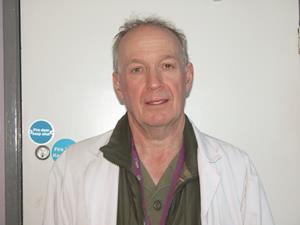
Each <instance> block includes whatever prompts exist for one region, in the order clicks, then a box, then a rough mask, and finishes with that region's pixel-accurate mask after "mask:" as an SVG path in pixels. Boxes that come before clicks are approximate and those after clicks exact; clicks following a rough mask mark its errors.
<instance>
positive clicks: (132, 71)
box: [130, 66, 143, 73]
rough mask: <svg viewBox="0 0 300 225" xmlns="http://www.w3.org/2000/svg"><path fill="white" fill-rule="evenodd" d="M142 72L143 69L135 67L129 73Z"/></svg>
mask: <svg viewBox="0 0 300 225" xmlns="http://www.w3.org/2000/svg"><path fill="white" fill-rule="evenodd" d="M141 72H143V67H141V66H136V67H133V68H132V69H130V73H141Z"/></svg>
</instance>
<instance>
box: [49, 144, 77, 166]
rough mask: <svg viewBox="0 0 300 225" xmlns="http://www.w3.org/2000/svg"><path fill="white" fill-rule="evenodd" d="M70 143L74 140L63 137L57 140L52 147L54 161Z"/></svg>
mask: <svg viewBox="0 0 300 225" xmlns="http://www.w3.org/2000/svg"><path fill="white" fill-rule="evenodd" d="M72 144H75V141H73V140H72V139H68V138H64V139H60V140H58V141H57V142H56V143H55V144H54V145H53V147H52V151H51V155H52V159H53V160H54V161H55V160H57V159H58V157H59V156H60V155H61V154H62V153H63V152H64V151H65V150H66V149H67V148H68V147H70V145H72Z"/></svg>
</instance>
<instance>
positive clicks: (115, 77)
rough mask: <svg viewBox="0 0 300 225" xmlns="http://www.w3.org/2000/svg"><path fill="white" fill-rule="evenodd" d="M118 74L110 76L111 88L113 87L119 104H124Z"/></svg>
mask: <svg viewBox="0 0 300 225" xmlns="http://www.w3.org/2000/svg"><path fill="white" fill-rule="evenodd" d="M120 76H121V75H120V74H118V73H116V72H114V73H113V74H112V78H113V86H114V90H115V93H116V95H117V97H118V100H119V102H120V104H122V105H123V104H124V95H123V91H122V88H121V80H120Z"/></svg>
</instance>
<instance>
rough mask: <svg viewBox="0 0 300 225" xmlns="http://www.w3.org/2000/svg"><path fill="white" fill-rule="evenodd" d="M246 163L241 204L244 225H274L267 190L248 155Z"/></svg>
mask: <svg viewBox="0 0 300 225" xmlns="http://www.w3.org/2000/svg"><path fill="white" fill-rule="evenodd" d="M246 165H247V170H246V175H245V183H244V193H243V198H242V206H241V210H242V215H243V225H274V221H273V217H272V214H271V210H270V207H269V204H268V200H267V197H266V193H265V190H264V188H263V185H262V183H261V180H260V178H259V176H258V174H257V171H256V169H255V167H254V165H253V163H252V161H251V160H250V159H249V157H248V156H247V157H246Z"/></svg>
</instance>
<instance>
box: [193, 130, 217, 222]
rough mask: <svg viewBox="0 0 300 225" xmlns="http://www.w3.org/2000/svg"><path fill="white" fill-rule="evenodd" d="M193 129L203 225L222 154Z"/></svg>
mask: <svg viewBox="0 0 300 225" xmlns="http://www.w3.org/2000/svg"><path fill="white" fill-rule="evenodd" d="M193 127H194V131H195V135H196V139H197V142H198V171H199V177H200V193H201V221H203V225H204V224H205V221H206V219H205V218H206V215H207V212H208V210H209V207H210V205H211V203H212V200H213V197H214V195H215V193H216V191H217V189H218V187H219V183H220V180H221V177H220V175H219V174H218V171H217V168H216V164H215V163H216V162H217V161H218V160H220V159H221V158H222V154H221V152H220V150H219V148H218V146H217V145H216V144H213V143H212V142H210V141H209V137H208V136H207V135H205V134H203V133H201V132H200V131H199V130H198V129H197V128H196V127H195V126H193Z"/></svg>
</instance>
